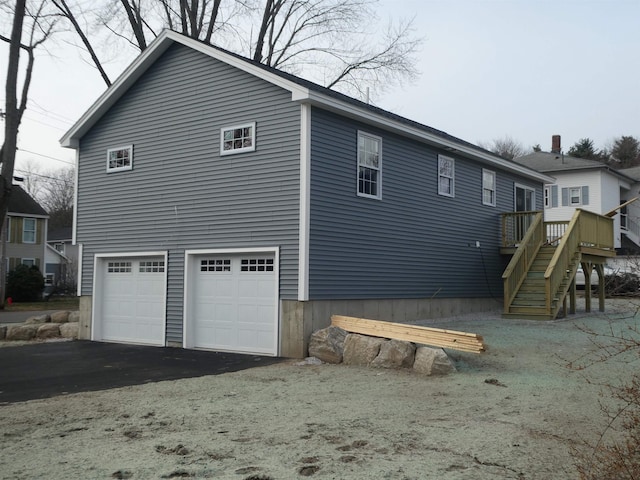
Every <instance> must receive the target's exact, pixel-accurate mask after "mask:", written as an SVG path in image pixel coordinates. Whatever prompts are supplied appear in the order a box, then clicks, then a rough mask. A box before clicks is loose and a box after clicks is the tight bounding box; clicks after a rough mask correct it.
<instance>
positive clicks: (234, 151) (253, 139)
mask: <svg viewBox="0 0 640 480" xmlns="http://www.w3.org/2000/svg"><path fill="white" fill-rule="evenodd" d="M247 127H251V132H252V134H251V146H250V147H241V148H232V149H231V150H225V149H224V132H225V131H229V130H238V129H245V128H247ZM256 137H257V135H256V122H247V123H242V124H239V125H233V126H230V127H222V128H221V129H220V155H221V156H223V155H235V154H237V153H244V152H255V150H256Z"/></svg>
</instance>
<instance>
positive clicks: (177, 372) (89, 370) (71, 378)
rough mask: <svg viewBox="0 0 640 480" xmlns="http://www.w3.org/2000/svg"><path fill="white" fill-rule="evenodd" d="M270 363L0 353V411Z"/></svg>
mask: <svg viewBox="0 0 640 480" xmlns="http://www.w3.org/2000/svg"><path fill="white" fill-rule="evenodd" d="M278 361H280V359H278V358H274V357H262V356H256V355H241V354H234V353H221V352H205V351H200V350H185V349H182V348H169V347H143V346H138V345H123V344H116V343H100V342H90V341H83V340H78V341H73V342H53V343H38V344H32V345H25V346H21V347H5V348H0V405H2V404H7V403H13V402H24V401H26V400H33V399H37V398H48V397H53V396H56V395H64V394H68V393H77V392H87V391H93V390H107V389H110V388H116V387H124V386H128V385H139V384H143V383H149V382H159V381H162V380H177V379H180V378H192V377H201V376H204V375H218V374H221V373H227V372H235V371H239V370H245V369H247V368H252V367H257V366H263V365H269V364H273V363H276V362H278Z"/></svg>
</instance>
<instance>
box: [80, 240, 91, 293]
mask: <svg viewBox="0 0 640 480" xmlns="http://www.w3.org/2000/svg"><path fill="white" fill-rule="evenodd" d="M77 245H78V270H77V272H76V275H77V282H78V284H77V286H76V289H77V291H76V294H77V296H78V297H81V296H82V253H83V251H84V243H78V244H77ZM94 268H95V266H94ZM94 272H95V270H94ZM94 296H95V292H94Z"/></svg>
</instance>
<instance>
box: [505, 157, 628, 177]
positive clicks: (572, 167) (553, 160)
mask: <svg viewBox="0 0 640 480" xmlns="http://www.w3.org/2000/svg"><path fill="white" fill-rule="evenodd" d="M513 161H514V162H516V163H519V164H520V165H524V166H526V167H529V168H532V169H534V170H537V171H538V172H542V173H546V174H549V175H555V174H558V173H563V172H572V171H577V170H604V171H606V172H608V173H610V174H612V175H616V176H618V177H621V178H623V179H624V180H627V181H632V180H633V178H632V177H631V176H630V175H627V174H625V173H624V172H623V171H622V170H615V169H613V168H611V167H610V166H608V165H607V164H606V163H602V162H599V161H598V160H589V159H586V158H579V157H572V156H570V155H564V154H562V153H549V152H534V153H530V154H529V155H524V156H522V157H518V158H515V159H514V160H513Z"/></svg>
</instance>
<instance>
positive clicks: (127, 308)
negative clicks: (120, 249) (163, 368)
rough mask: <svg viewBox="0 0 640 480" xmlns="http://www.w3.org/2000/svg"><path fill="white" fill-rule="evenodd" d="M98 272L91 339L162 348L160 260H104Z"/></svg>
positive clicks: (162, 273) (162, 274) (162, 272)
mask: <svg viewBox="0 0 640 480" xmlns="http://www.w3.org/2000/svg"><path fill="white" fill-rule="evenodd" d="M100 270H101V271H100V275H101V282H100V283H97V286H98V287H99V288H98V291H97V292H96V299H97V301H98V305H97V307H98V308H97V311H96V317H97V318H96V319H95V320H96V322H95V335H94V340H105V341H114V342H129V343H140V344H149V345H161V346H164V338H165V290H166V289H165V260H164V258H163V257H144V258H105V259H103V260H102V265H101V269H100Z"/></svg>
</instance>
